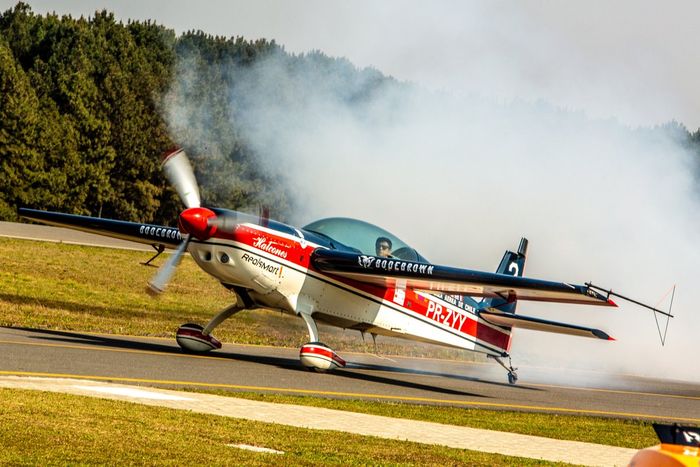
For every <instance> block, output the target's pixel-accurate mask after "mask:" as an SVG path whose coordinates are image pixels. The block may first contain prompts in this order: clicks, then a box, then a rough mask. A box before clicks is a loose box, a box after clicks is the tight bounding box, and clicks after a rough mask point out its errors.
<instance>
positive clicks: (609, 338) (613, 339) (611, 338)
mask: <svg viewBox="0 0 700 467" xmlns="http://www.w3.org/2000/svg"><path fill="white" fill-rule="evenodd" d="M608 340H609V341H616V340H617V339H615V338H614V337H613V336H608Z"/></svg>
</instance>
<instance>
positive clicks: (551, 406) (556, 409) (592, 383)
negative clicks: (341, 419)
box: [0, 222, 700, 424]
mask: <svg viewBox="0 0 700 467" xmlns="http://www.w3.org/2000/svg"><path fill="white" fill-rule="evenodd" d="M0 235H5V236H9V237H19V238H32V239H37V240H49V241H58V242H69V243H82V244H90V245H100V246H108V247H114V248H140V249H143V248H146V249H148V248H149V247H148V246H144V245H140V244H135V243H131V242H123V241H121V240H116V239H111V238H108V237H102V236H97V235H91V234H86V233H82V232H75V231H70V230H67V229H61V228H55V227H47V226H38V225H29V224H14V223H6V222H0ZM340 353H341V356H342V357H343V358H345V359H346V360H347V361H348V367H347V368H346V369H344V370H338V371H335V372H333V373H329V374H317V373H312V372H309V371H307V370H305V369H304V368H302V367H301V365H300V363H299V358H298V349H289V348H276V347H261V346H248V345H233V344H224V348H223V349H222V350H220V351H217V352H214V353H211V354H208V355H206V356H199V355H188V354H184V353H182V352H181V351H180V349H179V347H178V346H177V344H176V343H175V341H174V339H157V338H143V337H132V336H115V335H97V334H86V333H78V332H65V331H53V330H39V329H20V328H2V327H0V375H33V376H61V377H73V378H88V379H94V380H100V381H105V380H109V381H114V382H121V383H137V384H143V385H150V386H159V387H167V388H184V387H187V388H200V389H224V390H230V391H247V392H268V393H286V394H295V395H309V396H321V397H346V398H361V399H369V400H384V401H403V402H413V403H424V404H447V405H452V406H458V407H481V408H488V409H502V410H526V411H546V412H552V413H560V414H588V415H600V416H610V417H620V418H639V419H648V420H659V421H661V420H665V421H675V422H679V423H691V424H700V385H698V384H692V383H685V382H674V381H668V380H655V379H649V378H641V377H635V376H625V375H610V374H604V373H600V372H594V371H577V370H572V369H557V368H542V367H528V366H524V365H518V366H519V370H518V374H519V376H520V380H519V381H518V384H517V385H515V386H511V385H509V384H507V382H506V377H505V371H504V370H503V369H502V368H501V367H500V366H498V365H497V364H496V363H494V362H488V363H474V362H466V361H446V360H435V359H420V358H408V357H393V356H392V357H391V358H387V357H381V356H376V355H369V354H357V353H343V352H342V351H341V352H340Z"/></svg>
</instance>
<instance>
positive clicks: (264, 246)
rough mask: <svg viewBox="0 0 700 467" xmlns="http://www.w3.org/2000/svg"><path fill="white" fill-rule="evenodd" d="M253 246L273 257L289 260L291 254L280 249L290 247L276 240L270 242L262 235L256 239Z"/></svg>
mask: <svg viewBox="0 0 700 467" xmlns="http://www.w3.org/2000/svg"><path fill="white" fill-rule="evenodd" d="M253 246H254V247H255V248H258V249H260V250H262V251H266V252H268V253H271V254H273V255H276V256H279V257H280V258H287V255H288V254H289V253H288V252H286V251H285V250H283V249H282V248H280V247H283V248H289V246H287V245H285V244H283V243H280V242H276V241H274V240H270V239H268V238H267V237H264V236H262V235H260V236H259V237H256V238H255V240H253Z"/></svg>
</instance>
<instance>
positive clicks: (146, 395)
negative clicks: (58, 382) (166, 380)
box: [73, 386, 192, 401]
mask: <svg viewBox="0 0 700 467" xmlns="http://www.w3.org/2000/svg"><path fill="white" fill-rule="evenodd" d="M73 387H75V388H77V389H82V390H83V391H95V392H101V393H105V394H114V395H117V396H127V397H137V398H139V399H154V400H161V401H191V400H192V399H189V398H187V397H180V396H173V395H170V394H162V393H160V392H151V391H144V390H142V389H134V388H113V387H100V386H73Z"/></svg>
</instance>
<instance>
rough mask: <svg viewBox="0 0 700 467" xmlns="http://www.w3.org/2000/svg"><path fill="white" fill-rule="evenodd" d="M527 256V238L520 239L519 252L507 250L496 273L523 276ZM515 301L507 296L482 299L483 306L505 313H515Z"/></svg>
mask: <svg viewBox="0 0 700 467" xmlns="http://www.w3.org/2000/svg"><path fill="white" fill-rule="evenodd" d="M526 257H527V238H525V237H523V238H521V239H520V245H518V252H517V253H513V252H512V251H506V252H505V254H504V255H503V259H501V262H500V263H499V265H498V268H497V269H496V273H498V274H505V275H508V276H517V277H522V275H523V272H524V271H525V259H526ZM515 306H516V302H515V301H509V300H508V299H507V298H486V299H484V300H482V301H481V308H482V309H483V308H496V309H497V310H498V311H500V312H503V313H509V314H514V313H515Z"/></svg>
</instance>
